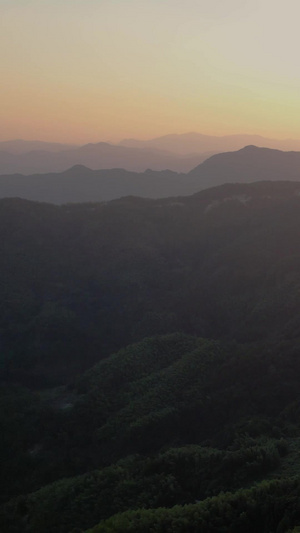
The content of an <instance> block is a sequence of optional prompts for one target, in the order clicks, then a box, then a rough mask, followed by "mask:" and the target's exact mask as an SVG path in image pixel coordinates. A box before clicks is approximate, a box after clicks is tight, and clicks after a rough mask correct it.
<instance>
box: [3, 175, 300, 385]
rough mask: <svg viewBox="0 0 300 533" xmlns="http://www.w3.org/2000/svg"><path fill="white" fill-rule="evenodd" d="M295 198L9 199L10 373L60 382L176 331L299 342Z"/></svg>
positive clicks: (291, 194)
mask: <svg viewBox="0 0 300 533" xmlns="http://www.w3.org/2000/svg"><path fill="white" fill-rule="evenodd" d="M299 191H300V185H299V184H297V183H267V182H266V183H257V184H250V185H224V186H222V187H218V188H215V189H210V190H206V191H203V192H202V193H199V194H196V195H194V196H191V197H188V198H175V199H166V200H156V201H154V200H145V199H138V198H133V197H132V198H124V199H121V200H117V201H114V202H110V203H103V204H92V203H91V204H79V205H66V206H62V207H55V206H51V205H46V204H39V203H32V202H27V201H23V200H18V199H7V200H2V201H1V202H0V239H1V250H2V251H1V255H0V272H1V285H0V291H1V293H0V296H1V306H2V308H1V313H0V317H1V318H0V321H1V322H0V328H1V331H2V360H3V362H2V372H5V375H6V376H8V378H9V379H15V378H13V376H15V375H16V374H17V375H18V376H19V377H18V379H23V377H22V378H21V376H23V375H24V376H30V375H31V374H32V369H35V372H37V373H38V375H39V376H40V377H41V379H42V377H44V378H45V379H46V380H47V379H50V382H51V380H52V379H53V380H54V382H55V383H56V382H57V383H59V382H60V380H61V376H63V379H65V376H67V375H72V374H74V373H77V372H78V371H80V370H82V368H86V367H88V366H89V365H90V364H91V363H92V362H93V361H96V360H97V359H99V357H103V356H105V355H107V354H108V353H111V352H112V351H113V350H115V349H119V348H121V347H122V346H124V345H126V344H128V343H130V342H133V341H135V340H139V339H141V338H143V337H145V336H148V335H152V334H163V333H170V332H173V331H177V330H180V331H185V332H187V333H191V334H196V335H201V336H205V337H213V338H226V339H237V340H239V341H254V340H258V339H261V338H265V337H268V338H273V337H276V338H281V337H282V336H285V335H288V336H289V335H294V334H296V333H294V332H297V331H298V329H297V328H298V326H299V325H300V322H299V320H300V314H299V294H298V281H299V278H298V276H299V268H300V249H299V242H300V239H299V237H300V209H299V207H300V196H299ZM87 345H88V349H87ZM83 354H84V355H83ZM44 378H43V379H44Z"/></svg>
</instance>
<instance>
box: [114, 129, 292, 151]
mask: <svg viewBox="0 0 300 533" xmlns="http://www.w3.org/2000/svg"><path fill="white" fill-rule="evenodd" d="M120 144H121V145H122V146H131V147H135V148H157V149H160V150H169V151H171V152H175V153H177V154H191V153H205V152H214V153H218V152H228V151H232V150H239V149H240V148H243V147H244V146H247V145H251V144H253V145H255V146H259V147H266V148H274V149H277V150H287V151H290V150H296V151H297V150H300V141H299V140H297V139H282V140H280V139H269V138H267V137H262V136H261V135H249V134H248V135H247V134H246V135H224V136H213V135H203V134H202V133H183V134H171V135H164V136H162V137H156V138H154V139H149V140H146V141H141V140H136V139H125V140H123V141H121V143H120Z"/></svg>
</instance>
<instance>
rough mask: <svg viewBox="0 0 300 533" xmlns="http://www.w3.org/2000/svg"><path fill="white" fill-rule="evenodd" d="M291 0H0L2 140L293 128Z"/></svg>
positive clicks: (296, 126) (295, 90) (292, 132)
mask: <svg viewBox="0 0 300 533" xmlns="http://www.w3.org/2000/svg"><path fill="white" fill-rule="evenodd" d="M299 19H300V2H299V0H285V2H283V1H282V0H251V2H243V1H242V0H223V1H222V0H184V1H183V0H0V21H1V22H0V47H1V55H2V57H1V63H0V65H1V85H0V96H1V107H0V109H1V111H0V116H1V127H0V140H7V139H13V138H23V139H41V140H48V141H55V140H56V141H64V142H78V143H84V142H93V141H100V140H104V141H105V140H112V141H115V140H118V139H121V138H125V137H135V138H150V137H155V136H159V135H164V134H167V133H183V132H187V131H198V132H201V133H206V134H212V135H225V134H231V133H259V134H261V135H266V136H269V137H277V138H285V137H294V138H300V62H299V50H300V32H299V29H298V27H299Z"/></svg>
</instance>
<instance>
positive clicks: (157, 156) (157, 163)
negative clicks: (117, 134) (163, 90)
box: [0, 141, 208, 174]
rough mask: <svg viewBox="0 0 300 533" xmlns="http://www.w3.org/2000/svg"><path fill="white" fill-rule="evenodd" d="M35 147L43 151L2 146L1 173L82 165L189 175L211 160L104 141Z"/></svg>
mask: <svg viewBox="0 0 300 533" xmlns="http://www.w3.org/2000/svg"><path fill="white" fill-rule="evenodd" d="M41 144H42V143H41ZM32 145H33V146H39V149H37V148H35V149H34V150H31V151H26V152H24V151H23V152H22V153H21V150H22V146H23V150H24V149H25V150H26V148H25V146H26V143H25V145H23V143H22V142H21V141H20V142H19V143H16V142H13V143H12V144H10V143H2V144H1V143H0V174H14V173H18V172H20V173H22V174H33V173H45V172H62V171H64V170H67V169H68V168H70V167H72V166H74V165H78V164H80V165H85V166H87V167H89V168H91V169H94V170H95V169H103V168H116V167H118V168H126V170H131V171H136V172H143V171H144V170H146V169H147V168H152V169H153V170H164V169H166V168H169V169H171V170H174V171H178V172H188V171H189V170H191V169H192V168H193V167H195V165H197V164H198V163H199V162H201V161H204V160H205V159H206V158H207V157H208V156H207V155H200V156H199V155H190V156H184V155H176V154H174V153H171V152H166V151H162V150H158V149H156V148H131V147H126V146H115V145H112V144H109V143H104V142H101V143H96V144H86V145H84V146H80V147H75V148H74V147H69V148H68V149H66V147H64V146H63V145H58V146H56V145H53V146H52V145H50V148H49V147H48V145H47V144H46V146H45V149H41V148H40V145H38V144H36V143H33V144H32ZM30 146H31V145H30V143H29V144H27V147H30ZM4 148H5V149H4ZM1 150H2V151H1ZM12 151H14V153H12Z"/></svg>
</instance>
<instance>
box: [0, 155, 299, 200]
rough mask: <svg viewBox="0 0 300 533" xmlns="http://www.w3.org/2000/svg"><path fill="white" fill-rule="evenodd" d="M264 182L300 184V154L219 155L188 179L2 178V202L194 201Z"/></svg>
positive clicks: (118, 174) (75, 171) (106, 173)
mask: <svg viewBox="0 0 300 533" xmlns="http://www.w3.org/2000/svg"><path fill="white" fill-rule="evenodd" d="M49 157H50V158H52V157H53V154H52V155H51V154H50V156H49ZM261 180H272V181H278V180H279V181H281V180H292V181H300V152H280V151H279V150H270V149H267V148H257V147H255V146H247V147H246V148H243V149H242V150H239V151H238V152H229V153H224V154H217V155H214V156H212V157H210V158H209V159H207V160H206V161H204V162H203V163H202V164H201V165H199V166H197V167H196V168H194V170H192V171H191V172H189V173H188V174H178V173H176V172H172V171H170V170H164V171H160V172H157V171H153V170H146V171H145V172H143V173H136V172H129V171H128V170H123V169H120V168H115V169H107V170H91V169H89V168H86V167H84V166H82V165H76V166H74V167H73V168H70V169H69V170H67V171H65V172H62V173H56V174H36V175H32V176H23V175H7V176H0V198H1V197H2V198H4V197H5V198H8V197H19V198H26V199H27V200H35V201H41V202H51V203H55V204H64V203H69V202H93V201H108V200H113V199H117V198H121V197H122V196H129V195H133V196H139V197H144V198H167V197H171V196H172V197H175V196H188V195H190V194H193V193H195V192H198V191H200V190H202V189H206V188H208V187H212V186H216V185H221V184H224V183H246V182H253V181H261Z"/></svg>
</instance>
